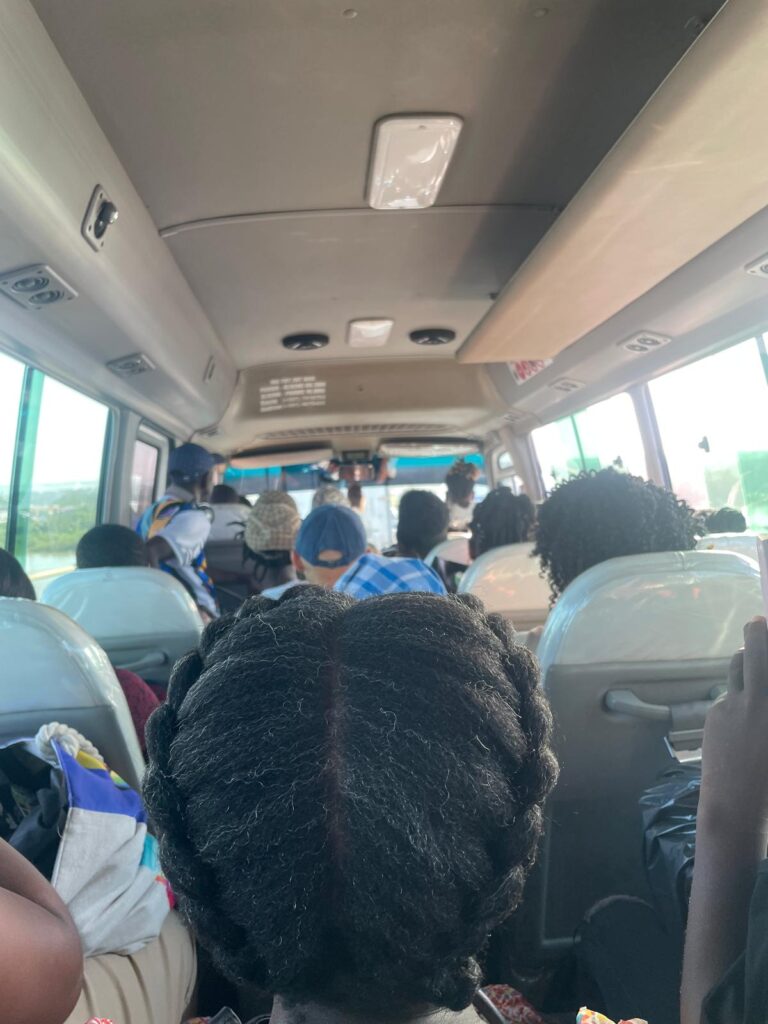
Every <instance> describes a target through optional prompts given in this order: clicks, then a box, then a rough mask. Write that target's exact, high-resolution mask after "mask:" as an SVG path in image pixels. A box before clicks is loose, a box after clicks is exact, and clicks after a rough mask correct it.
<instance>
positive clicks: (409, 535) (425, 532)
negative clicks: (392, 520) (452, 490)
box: [384, 491, 448, 561]
mask: <svg viewBox="0 0 768 1024" xmlns="http://www.w3.org/2000/svg"><path fill="white" fill-rule="evenodd" d="M447 536H448V507H447V506H446V504H445V502H443V501H440V499H439V498H438V497H437V495H435V494H432V493H431V491H406V492H405V494H404V495H403V496H402V498H401V499H400V507H399V509H398V513H397V545H396V546H395V547H394V548H390V549H389V551H385V552H384V553H385V554H387V555H398V556H400V557H401V558H420V559H421V560H422V561H423V560H424V559H425V558H426V557H427V555H428V554H429V552H430V551H431V550H432V548H434V547H436V546H437V545H438V544H440V543H442V541H444V540H445V538H446V537H447Z"/></svg>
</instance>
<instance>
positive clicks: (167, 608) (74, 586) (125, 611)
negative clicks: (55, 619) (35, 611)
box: [43, 567, 202, 646]
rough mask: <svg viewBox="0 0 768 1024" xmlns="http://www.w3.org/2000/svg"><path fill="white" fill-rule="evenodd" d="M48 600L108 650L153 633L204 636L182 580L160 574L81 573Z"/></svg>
mask: <svg viewBox="0 0 768 1024" xmlns="http://www.w3.org/2000/svg"><path fill="white" fill-rule="evenodd" d="M43 601H44V602H45V604H47V605H51V606H52V607H54V608H58V609H59V610H60V611H62V612H64V613H65V614H66V615H69V617H70V618H72V619H74V620H75V621H76V622H78V623H79V624H80V625H81V626H82V627H83V629H85V630H87V631H88V632H89V633H90V634H91V636H94V637H96V639H97V640H98V641H99V643H100V644H102V646H104V645H106V644H107V643H108V642H110V641H112V640H117V639H119V640H124V639H127V638H129V637H135V636H140V637H150V636H152V635H153V634H158V635H162V636H167V635H169V634H173V633H184V634H192V635H194V637H197V636H199V635H200V633H201V631H202V623H201V621H200V616H199V614H198V612H197V609H196V608H195V603H194V601H193V600H192V598H191V597H190V596H189V594H188V593H187V591H186V590H185V589H184V587H183V586H182V585H181V583H179V582H178V580H175V579H174V578H173V577H172V576H171V575H169V574H168V573H166V572H161V571H159V570H158V569H145V568H133V567H132V568H119V569H77V570H75V572H71V573H67V575H66V576H60V577H59V578H58V579H56V580H54V581H53V582H52V583H50V584H49V585H48V586H47V587H46V588H45V591H44V593H43ZM192 642H193V643H194V640H193V641H192Z"/></svg>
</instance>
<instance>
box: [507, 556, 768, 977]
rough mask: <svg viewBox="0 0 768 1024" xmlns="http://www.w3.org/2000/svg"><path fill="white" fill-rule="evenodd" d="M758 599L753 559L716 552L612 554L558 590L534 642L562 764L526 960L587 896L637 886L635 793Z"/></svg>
mask: <svg viewBox="0 0 768 1024" xmlns="http://www.w3.org/2000/svg"><path fill="white" fill-rule="evenodd" d="M760 607H761V593H760V577H759V572H758V569H757V565H756V564H755V563H754V562H752V561H750V560H749V559H747V558H744V557H742V556H740V555H736V554H732V553H727V552H704V551H688V552H667V553H662V554H648V555H635V556H632V557H629V558H617V559H612V560H611V561H608V562H604V563H602V564H601V565H598V566H595V567H594V568H592V569H590V570H588V571H587V572H585V573H584V574H583V575H581V576H580V577H579V578H578V579H576V580H575V581H574V582H573V583H572V584H571V585H570V586H569V587H568V588H567V589H566V590H565V592H564V593H563V594H562V595H561V597H560V599H559V600H558V602H557V604H556V605H555V607H554V609H553V610H552V612H551V613H550V616H549V619H548V621H547V624H546V626H545V628H544V633H543V635H542V638H541V641H540V643H539V647H538V656H539V659H540V662H541V671H542V679H543V686H544V689H545V691H546V693H547V696H548V697H549V700H550V703H551V705H552V712H553V715H554V720H555V737H554V738H555V749H556V753H557V756H558V759H559V761H560V766H561V775H560V780H559V782H558V784H557V786H556V788H555V790H554V792H553V794H552V797H551V798H550V801H549V804H548V806H547V812H546V818H545V836H544V843H543V849H542V855H541V857H540V859H539V864H538V866H537V870H536V871H535V873H534V876H533V878H532V880H531V885H530V888H529V890H528V893H527V895H526V907H525V913H524V916H523V919H522V921H521V925H520V929H521V934H520V936H519V938H520V943H521V948H522V949H524V950H525V951H526V952H527V953H528V954H530V959H532V960H541V959H542V958H546V956H547V954H551V953H557V952H560V951H562V950H563V949H564V948H566V947H567V946H569V945H570V944H571V942H572V937H573V934H574V929H575V928H576V926H577V925H578V924H579V922H580V920H581V919H582V917H583V915H584V913H585V912H586V911H587V910H588V909H589V908H590V907H591V906H592V905H593V904H594V903H595V902H597V901H598V900H599V899H603V898H605V897H606V896H609V895H614V894H617V893H621V894H626V895H630V896H639V897H646V898H647V897H648V895H649V893H648V889H647V884H646V880H645V874H644V869H643V864H642V858H641V844H642V823H641V817H640V810H639V807H638V799H639V797H640V795H641V793H642V792H643V790H644V789H646V788H647V787H648V786H649V785H651V784H652V783H653V781H654V780H655V778H656V776H657V775H658V773H659V772H660V771H661V770H662V769H664V768H665V767H668V766H669V765H670V764H671V763H672V753H671V748H670V746H669V744H670V743H671V744H672V745H674V744H675V742H677V741H681V740H682V739H683V734H684V733H685V731H688V730H691V731H693V730H700V729H702V728H703V724H704V716H705V714H706V711H707V709H708V707H709V706H710V704H711V701H712V699H713V697H714V696H715V695H716V694H717V692H718V690H719V688H720V687H721V686H722V685H723V684H725V682H726V679H727V674H728V664H729V661H730V658H731V655H732V654H733V653H734V652H735V651H736V650H737V649H738V648H739V647H740V645H741V642H742V627H743V625H744V623H745V622H746V621H748V620H749V619H750V618H751V617H752V616H754V615H756V614H759V612H760Z"/></svg>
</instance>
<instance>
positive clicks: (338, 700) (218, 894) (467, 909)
mask: <svg viewBox="0 0 768 1024" xmlns="http://www.w3.org/2000/svg"><path fill="white" fill-rule="evenodd" d="M550 735H551V716H550V712H549V708H548V705H547V701H546V698H545V696H544V694H543V692H542V690H541V688H540V687H539V685H538V671H537V668H536V663H535V661H534V659H533V657H532V656H531V655H530V654H529V652H528V651H527V650H526V649H525V648H523V647H520V646H518V645H516V644H515V642H514V640H513V639H512V634H511V632H510V630H509V627H508V626H507V625H506V624H505V623H504V621H503V620H502V619H501V618H500V617H498V616H486V615H485V614H484V612H483V609H482V606H481V604H480V602H479V601H477V599H475V598H472V597H466V596H461V597H448V598H445V597H437V596H435V595H431V594H396V595H389V596H385V597H375V598H370V599H369V600H367V601H354V600H353V599H351V598H350V597H348V596H347V595H345V594H338V593H334V592H332V591H327V590H323V589H321V588H319V587H313V586H304V587H295V588H293V589H292V590H289V591H288V593H287V594H286V595H285V596H284V597H282V598H281V599H280V601H278V602H273V601H269V600H267V599H265V598H261V597H256V598H251V599H249V600H248V601H247V602H246V603H245V604H244V605H243V607H242V608H241V610H240V611H239V613H238V614H237V615H236V616H224V617H223V618H221V619H219V620H217V621H216V622H215V623H212V624H211V625H210V626H208V627H207V629H206V631H205V633H204V634H203V638H202V641H201V644H200V647H199V650H196V651H194V652H192V653H190V654H188V655H187V656H186V657H185V658H183V659H182V660H181V661H179V662H178V663H177V664H176V666H175V668H174V671H173V675H172V678H171V683H170V687H169V690H168V698H167V702H166V703H165V704H164V705H163V706H162V707H161V708H159V709H158V710H157V711H156V712H155V713H154V714H153V716H152V718H151V719H150V721H149V725H148V727H147V745H148V750H149V758H150V760H149V767H148V769H147V774H146V776H145V782H144V796H145V799H146V803H147V807H148V809H149V813H150V816H151V819H152V822H153V824H154V827H155V829H156V832H157V834H158V837H159V840H160V856H161V861H162V864H163V867H164V869H165V872H166V874H167V876H168V878H169V880H170V882H171V884H172V886H173V889H174V893H175V894H176V896H177V898H178V901H179V906H180V909H181V910H182V912H183V913H184V914H185V916H186V917H187V918H188V919H189V921H190V922H191V924H192V926H193V928H194V931H195V934H196V935H197V937H198V939H199V940H200V942H201V944H202V945H203V946H204V947H205V948H206V949H208V951H209V952H210V953H211V954H212V955H213V958H214V960H215V962H216V963H217V964H218V965H219V966H220V967H221V969H222V970H223V971H224V972H225V973H226V974H227V975H228V976H229V977H231V978H233V979H235V980H237V981H240V982H245V983H251V984H255V985H257V986H258V987H260V988H261V989H265V990H267V991H269V992H272V993H276V994H279V995H281V996H283V997H284V998H286V999H287V1000H289V1001H293V1002H307V1001H318V1002H321V1003H325V1004H328V1005H336V1006H340V1007H343V1008H346V1009H349V1010H354V1011H355V1012H358V1011H359V1012H362V1013H364V1014H365V1015H366V1016H367V1017H368V1018H369V1019H373V1018H375V1017H377V1016H379V1015H380V1014H381V1010H382V1007H386V1009H387V1011H388V1012H391V1011H392V1010H393V1008H395V1007H397V1008H399V1007H415V1006H420V1005H423V1004H424V1003H429V1004H434V1005H437V1006H443V1007H450V1008H451V1009H462V1008H463V1007H465V1006H467V1005H468V1004H469V1003H470V1001H471V999H472V996H473V994H474V992H475V990H476V988H477V986H478V984H479V982H480V970H479V967H478V962H477V954H478V952H479V951H480V950H481V948H482V947H483V946H484V944H485V941H486V939H487V937H488V935H489V933H490V932H491V931H492V930H493V929H494V928H495V927H496V926H497V925H499V924H500V923H501V922H502V921H504V920H505V919H507V918H508V917H509V916H510V915H511V913H512V912H513V910H514V909H515V907H516V906H517V904H518V903H519V901H520V899H521V896H522V892H523V886H524V883H525V880H526V876H527V874H528V872H529V869H530V867H531V865H532V863H533V860H534V857H535V851H536V847H537V842H538V840H539V837H540V833H541V826H542V804H543V802H544V800H545V798H546V796H547V794H548V793H549V791H550V790H551V788H552V786H553V785H554V782H555V778H556V775H557V764H556V762H555V759H554V756H553V754H552V751H551V748H550Z"/></svg>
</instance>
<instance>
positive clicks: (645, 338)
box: [619, 331, 672, 356]
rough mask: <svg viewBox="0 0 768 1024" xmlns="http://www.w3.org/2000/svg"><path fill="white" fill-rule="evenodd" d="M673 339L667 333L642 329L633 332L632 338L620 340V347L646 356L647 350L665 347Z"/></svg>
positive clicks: (637, 354) (635, 354) (634, 353)
mask: <svg viewBox="0 0 768 1024" xmlns="http://www.w3.org/2000/svg"><path fill="white" fill-rule="evenodd" d="M670 341H672V339H671V338H668V337H667V336H666V334H654V332H653V331H641V332H640V333H639V334H633V335H632V337H631V338H625V339H624V341H620V342H619V348H624V349H626V350H627V352H631V353H632V355H634V356H644V355H645V353H646V352H653V351H654V349H657V348H663V347H664V345H668V344H669V343H670Z"/></svg>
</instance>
